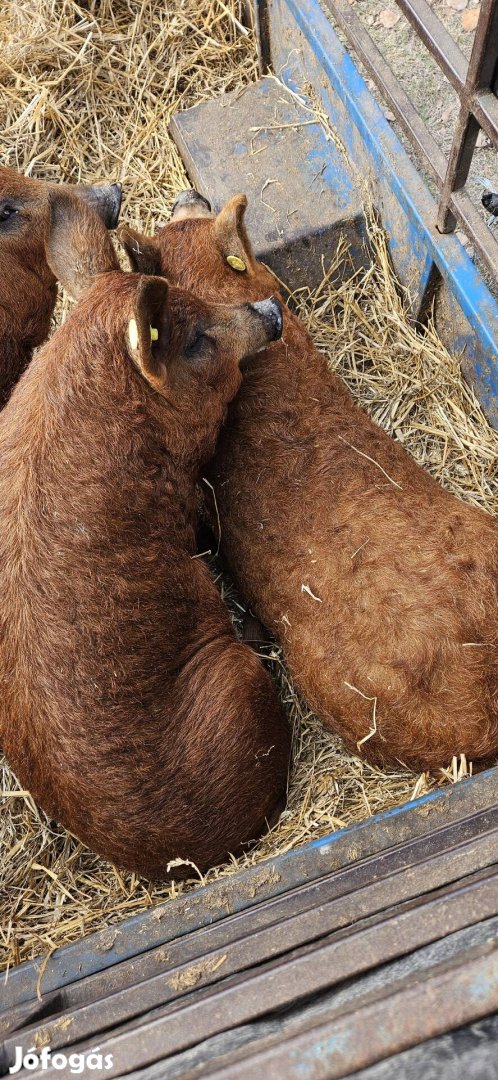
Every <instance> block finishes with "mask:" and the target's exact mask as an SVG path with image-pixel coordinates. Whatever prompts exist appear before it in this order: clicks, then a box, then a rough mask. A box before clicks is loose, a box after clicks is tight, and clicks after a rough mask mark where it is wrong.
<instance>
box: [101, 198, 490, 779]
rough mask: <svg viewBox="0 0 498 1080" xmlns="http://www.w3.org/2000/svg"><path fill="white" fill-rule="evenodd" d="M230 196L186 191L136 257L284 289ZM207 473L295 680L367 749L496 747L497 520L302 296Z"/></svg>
mask: <svg viewBox="0 0 498 1080" xmlns="http://www.w3.org/2000/svg"><path fill="white" fill-rule="evenodd" d="M246 204H247V200H246V198H245V197H244V196H242V195H240V196H235V197H234V198H233V199H231V200H230V201H229V203H228V204H227V205H226V206H225V207H224V208H223V209H222V210H221V211H220V213H218V214H214V213H212V212H211V208H210V206H209V204H208V203H207V202H206V200H205V199H203V198H202V197H201V196H198V195H196V194H195V193H192V192H190V193H188V194H183V195H181V196H180V197H179V199H178V200H177V203H176V205H175V207H174V210H173V214H172V220H171V221H170V222H169V224H167V225H165V226H164V227H163V228H161V229H159V231H158V232H157V235H156V236H155V237H154V238H147V237H145V236H142V235H141V234H140V233H139V232H137V231H136V230H133V229H128V228H127V227H124V229H123V232H122V234H121V239H122V241H123V243H124V245H125V247H126V249H127V251H128V254H129V256H130V259H131V263H132V266H133V267H134V269H135V270H138V269H141V268H144V267H145V266H147V270H148V272H149V273H152V272H154V273H156V274H157V273H159V272H162V273H163V274H166V275H167V276H168V279H169V280H170V281H171V282H172V283H173V284H175V285H177V286H178V287H182V288H190V289H193V290H194V291H195V293H196V295H198V296H199V297H202V298H203V299H204V300H205V301H208V302H209V301H210V300H212V299H214V298H217V299H218V300H223V301H224V302H232V303H241V302H242V301H245V302H249V303H252V302H254V301H255V300H257V299H258V298H259V297H261V296H265V295H267V294H268V292H271V291H272V290H275V279H274V277H273V275H272V274H271V273H270V271H269V270H268V269H267V268H266V267H264V266H263V265H262V264H261V263H259V262H257V260H256V259H255V257H254V254H253V250H252V247H251V244H250V240H249V237H248V235H247V230H246V228H245V224H244V212H245V208H246ZM207 477H208V479H209V481H210V483H211V484H212V487H213V489H214V492H215V496H216V503H217V514H218V515H219V520H220V528H221V547H222V552H223V554H224V557H225V559H226V563H227V565H228V569H229V571H230V573H231V575H232V576H233V579H234V581H235V583H236V585H237V586H238V587H239V589H240V591H241V592H242V594H243V595H244V597H245V598H246V600H247V601H248V602H249V603H250V605H251V607H252V609H253V611H254V613H255V614H256V615H257V616H258V617H259V618H260V619H261V620H262V622H263V623H264V624H265V625H266V626H267V627H268V628H269V630H270V631H271V632H272V633H273V634H274V635H275V637H276V638H277V640H278V641H279V642H280V644H281V646H282V649H283V653H284V657H285V660H286V663H287V665H288V668H289V671H290V673H291V676H292V678H293V679H294V681H295V683H296V685H297V687H298V688H299V690H300V692H301V693H302V695H303V696H304V698H305V699H306V701H307V702H308V704H309V705H310V706H311V708H312V709H313V710H314V711H315V712H316V713H317V715H318V716H319V717H320V718H321V720H322V721H323V723H324V724H325V725H326V726H327V727H328V728H330V730H331V731H333V732H336V733H338V734H339V735H340V736H341V737H342V738H343V740H344V741H345V743H346V744H347V746H348V747H349V749H351V750H353V751H356V752H358V753H360V754H362V755H363V756H364V757H365V758H367V759H368V760H370V761H371V762H375V763H380V764H384V765H388V764H393V763H395V764H398V763H401V764H403V765H404V766H406V767H408V768H411V769H414V770H421V769H424V770H431V771H437V770H438V769H439V768H441V767H444V766H446V765H447V764H448V763H449V762H450V761H451V758H452V756H453V755H457V754H465V755H466V756H467V758H468V759H470V760H472V761H474V762H477V763H479V762H481V763H484V762H487V761H489V760H492V759H494V758H495V757H496V754H497V751H498V603H497V601H498V595H497V589H498V531H497V523H496V520H495V519H493V518H492V517H491V516H489V515H487V514H486V513H485V512H484V511H481V510H479V509H475V508H474V507H471V506H468V505H465V504H464V503H462V502H460V501H458V500H457V499H456V498H454V497H453V496H452V495H450V494H449V493H448V492H447V491H445V490H443V489H442V488H441V487H440V486H439V485H438V484H437V482H436V481H435V480H434V479H432V478H431V477H430V476H429V475H428V473H427V472H425V471H424V470H423V469H422V468H420V467H419V466H418V465H417V464H416V463H415V461H414V460H413V459H412V458H411V457H410V455H409V454H408V453H407V452H406V451H405V450H404V448H403V447H402V446H401V444H400V443H399V442H397V441H395V440H393V439H391V438H390V437H389V436H388V435H387V434H386V433H385V432H384V431H382V430H381V429H380V428H379V427H378V426H377V425H376V424H375V423H374V422H373V421H372V420H371V419H370V418H369V417H368V416H367V415H366V413H365V412H364V411H363V410H362V409H361V408H359V407H358V405H357V404H355V402H354V401H353V399H352V397H351V395H350V394H349V392H348V390H347V388H346V387H345V385H344V384H343V382H342V380H341V379H340V378H338V377H337V376H335V375H333V374H331V373H330V371H329V370H328V367H327V361H326V358H325V356H323V355H322V354H320V353H319V352H317V350H316V349H315V348H314V347H313V343H312V341H311V339H310V337H309V335H308V333H307V332H306V330H305V328H304V327H303V325H302V324H301V322H300V321H299V319H298V318H297V316H296V315H295V314H293V313H292V311H290V310H287V309H286V311H285V318H284V333H283V336H282V339H281V340H280V341H278V342H275V343H273V344H271V345H269V346H268V347H267V348H266V349H265V350H264V351H263V352H260V353H258V354H257V355H256V356H255V357H254V358H253V359H252V360H251V362H250V364H249V366H248V370H247V372H246V375H245V378H244V383H243V386H242V388H241V391H240V394H239V395H238V396H237V398H236V399H235V400H234V402H233V403H232V405H231V406H230V409H229V414H228V419H227V423H226V425H225V427H224V429H223V432H222V435H221V439H220V441H219V444H218V448H217V451H216V454H215V456H214V458H213V460H212V461H211V463H210V465H209V469H208V471H207Z"/></svg>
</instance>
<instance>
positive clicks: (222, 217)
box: [214, 195, 255, 273]
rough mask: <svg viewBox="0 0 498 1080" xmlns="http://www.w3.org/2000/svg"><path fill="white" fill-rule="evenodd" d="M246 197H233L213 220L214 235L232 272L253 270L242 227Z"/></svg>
mask: <svg viewBox="0 0 498 1080" xmlns="http://www.w3.org/2000/svg"><path fill="white" fill-rule="evenodd" d="M246 207H247V197H246V195H234V197H233V199H230V202H227V204H226V206H224V207H223V210H220V213H219V214H218V216H217V217H216V219H215V222H214V234H215V236H216V239H217V241H218V246H219V248H220V250H221V253H222V255H223V256H224V258H225V259H226V261H227V262H228V264H229V266H231V267H232V268H233V269H234V270H238V271H240V272H242V273H243V272H244V270H248V271H249V272H251V271H253V270H254V267H255V259H254V255H253V250H252V247H251V241H250V240H249V237H248V235H247V230H246V227H245V225H244V214H245V212H246Z"/></svg>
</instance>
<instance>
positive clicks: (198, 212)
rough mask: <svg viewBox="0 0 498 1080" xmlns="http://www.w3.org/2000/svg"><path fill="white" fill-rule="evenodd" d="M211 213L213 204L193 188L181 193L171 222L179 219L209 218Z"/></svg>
mask: <svg viewBox="0 0 498 1080" xmlns="http://www.w3.org/2000/svg"><path fill="white" fill-rule="evenodd" d="M210 213H211V203H210V202H208V200H207V199H205V198H204V195H200V194H199V192H198V191H194V189H193V188H188V189H187V190H186V191H180V194H179V195H177V197H176V199H175V201H174V203H173V207H172V210H171V220H173V219H174V218H178V217H180V216H181V217H188V216H191V217H207V215H208V214H210Z"/></svg>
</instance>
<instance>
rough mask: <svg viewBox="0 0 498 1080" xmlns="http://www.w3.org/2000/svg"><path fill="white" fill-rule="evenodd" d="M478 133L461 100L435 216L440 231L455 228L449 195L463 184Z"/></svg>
mask: <svg viewBox="0 0 498 1080" xmlns="http://www.w3.org/2000/svg"><path fill="white" fill-rule="evenodd" d="M478 134H479V124H478V122H477V120H476V119H475V117H474V116H473V115H472V113H471V112H469V107H468V104H467V102H463V103H462V104H461V106H460V112H459V114H458V120H457V123H456V127H455V131H454V134H453V142H452V144H451V151H450V157H449V161H448V168H447V170H446V176H445V178H444V184H443V189H442V192H441V202H440V204H439V212H438V218H437V227H438V229H439V231H440V232H443V233H447V232H453V230H454V228H455V218H454V216H453V214H452V213H451V211H450V210H449V202H450V197H451V194H452V192H454V191H460V190H461V189H462V188H463V187H464V185H465V182H466V180H467V177H468V175H469V169H470V166H471V164H472V157H473V154H474V150H475V145H476V142H477V136H478Z"/></svg>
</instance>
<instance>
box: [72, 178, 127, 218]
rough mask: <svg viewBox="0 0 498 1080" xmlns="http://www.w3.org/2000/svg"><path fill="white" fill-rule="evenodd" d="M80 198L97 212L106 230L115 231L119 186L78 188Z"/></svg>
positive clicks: (96, 185) (119, 195) (106, 185)
mask: <svg viewBox="0 0 498 1080" xmlns="http://www.w3.org/2000/svg"><path fill="white" fill-rule="evenodd" d="M79 194H80V195H81V196H82V198H83V199H84V200H85V202H87V203H88V204H89V206H93V208H94V209H95V210H96V211H97V213H98V215H99V217H100V218H102V221H103V222H104V225H105V226H106V228H108V229H115V228H116V225H117V223H118V221H119V212H120V210H121V198H122V190H121V184H118V183H115V184H93V185H92V186H88V187H83V186H82V187H81V188H79Z"/></svg>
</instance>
